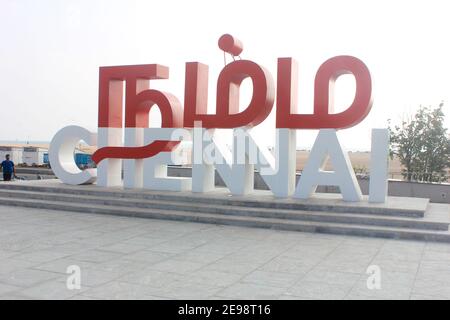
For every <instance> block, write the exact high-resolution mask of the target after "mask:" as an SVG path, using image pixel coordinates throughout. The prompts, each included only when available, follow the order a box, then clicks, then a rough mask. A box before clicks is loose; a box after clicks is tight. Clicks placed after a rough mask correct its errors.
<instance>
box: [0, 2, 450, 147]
mask: <svg viewBox="0 0 450 320" xmlns="http://www.w3.org/2000/svg"><path fill="white" fill-rule="evenodd" d="M224 33H231V34H233V35H234V36H236V37H237V38H239V39H241V40H242V41H243V43H244V52H243V54H242V57H243V58H244V59H249V60H253V61H255V62H257V63H260V64H262V65H264V66H266V67H267V68H268V69H269V70H270V71H271V73H272V75H273V77H274V78H275V77H276V62H277V58H278V57H294V58H296V59H297V60H298V61H299V67H300V87H299V108H300V110H301V112H304V113H307V112H311V110H312V97H313V80H314V75H315V73H316V71H317V68H318V67H319V66H320V64H321V63H323V62H324V61H325V60H327V59H328V58H330V57H333V56H336V55H353V56H356V57H358V58H360V59H361V60H363V61H364V62H365V63H366V65H367V66H368V68H369V70H370V71H371V74H372V81H373V90H374V93H373V94H374V106H373V108H372V111H371V113H370V115H369V116H368V117H367V118H366V119H365V121H363V122H362V123H361V124H359V125H358V126H356V127H354V128H351V129H347V130H344V131H341V132H340V136H341V138H342V140H341V141H342V142H343V144H344V145H345V146H346V147H348V148H350V149H369V148H370V128H372V127H386V124H387V121H386V120H387V119H388V118H391V119H393V120H394V121H398V120H400V118H401V116H402V115H404V114H408V113H411V112H412V111H414V110H415V109H416V108H417V107H418V106H419V105H420V104H423V105H438V104H439V103H440V101H442V100H444V101H445V102H446V106H445V111H446V113H447V114H450V112H449V110H450V107H449V106H450V78H449V76H448V75H449V74H450V45H449V41H450V40H449V39H450V4H449V3H448V1H433V0H426V1H411V0H409V1H398V0H396V1H362V0H359V1H343V0H339V1H318V0H315V1H298V0H297V1H281V0H277V1H261V0H260V1H243V0H240V1H232V0H226V1H195V0H190V1H150V0H147V1H145V0H142V1H139V0H134V1H133V0H123V1H112V0H104V1H96V0H89V1H81V0H77V1H68V0H64V1H61V0H39V1H36V0H0V39H1V43H0V75H1V77H0V108H1V125H0V140H50V139H51V138H52V136H53V135H54V133H55V132H56V131H57V130H58V129H60V128H62V127H64V126H66V125H71V124H77V125H81V126H85V127H88V128H91V129H93V130H96V124H97V95H98V67H99V66H104V65H123V64H150V63H160V64H164V65H167V66H169V67H170V79H169V80H158V81H153V82H152V87H153V88H158V89H164V90H167V91H170V92H172V93H174V94H175V95H176V96H177V97H178V98H179V99H180V101H183V90H184V64H185V62H187V61H200V62H203V63H206V64H208V65H209V66H210V89H209V92H210V97H211V99H210V106H209V108H210V110H211V111H212V110H213V109H214V103H215V99H214V98H215V83H216V79H217V75H218V73H219V72H220V70H221V68H223V55H222V52H221V51H220V50H219V49H218V47H217V40H218V38H219V37H220V36H221V35H222V34H224ZM247 87H248V86H247ZM336 89H337V100H336V102H337V104H338V106H340V108H341V109H343V108H346V107H347V106H348V105H349V103H350V102H351V101H352V98H353V90H354V82H353V80H352V78H351V77H348V76H347V77H346V78H343V79H342V80H340V81H338V85H337V88H336ZM243 100H244V102H245V99H243ZM338 109H339V107H338ZM151 116H152V117H153V119H157V118H158V115H157V114H156V112H152V115H151ZM273 120H274V119H273V116H271V117H270V118H269V119H268V120H267V121H266V123H264V124H261V125H260V126H259V128H257V129H256V130H258V133H260V134H261V135H262V136H264V137H266V141H268V143H271V142H272V141H273V131H272V130H273V128H274V121H273ZM154 122H155V121H154ZM156 122H158V121H156ZM446 124H447V127H449V126H450V116H448V115H447V118H446ZM314 137H315V132H311V131H303V130H302V131H300V130H299V131H298V145H299V146H302V147H310V146H311V144H312V142H313V139H314Z"/></svg>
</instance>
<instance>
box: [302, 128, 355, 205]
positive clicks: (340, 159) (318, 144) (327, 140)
mask: <svg viewBox="0 0 450 320" xmlns="http://www.w3.org/2000/svg"><path fill="white" fill-rule="evenodd" d="M327 156H329V157H330V160H331V163H332V164H333V167H334V170H335V171H324V170H323V167H324V166H325V163H326V160H327ZM319 185H320V186H338V187H339V189H340V190H341V193H342V197H343V199H344V200H345V201H355V202H356V201H361V199H362V194H361V189H360V188H359V185H358V181H357V180H356V176H355V172H354V171H353V168H352V165H351V163H350V159H349V157H348V154H347V153H346V152H344V151H343V149H342V147H341V145H340V144H339V140H338V138H337V135H336V130H334V129H323V130H320V131H319V134H318V136H317V138H316V141H315V142H314V145H313V148H312V150H311V154H310V156H309V159H308V162H307V164H306V166H305V168H304V170H303V172H302V175H301V176H300V181H299V183H298V184H297V188H296V190H295V195H294V197H295V198H299V199H308V198H309V197H310V196H311V195H312V194H313V193H314V192H315V191H316V189H317V186H319Z"/></svg>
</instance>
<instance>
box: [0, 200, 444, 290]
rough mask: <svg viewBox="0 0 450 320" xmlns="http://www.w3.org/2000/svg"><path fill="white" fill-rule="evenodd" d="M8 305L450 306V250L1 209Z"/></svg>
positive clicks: (0, 266)
mask: <svg viewBox="0 0 450 320" xmlns="http://www.w3.org/2000/svg"><path fill="white" fill-rule="evenodd" d="M437 206H439V205H437ZM442 206H443V207H442V208H440V210H448V209H449V206H448V205H442ZM69 266H78V267H79V268H80V272H81V289H74V290H69V289H68V287H67V279H68V277H70V279H74V278H75V276H76V272H75V274H67V269H68V267H69ZM368 267H369V270H370V271H372V272H375V273H374V274H373V275H370V274H367V273H366V272H367V269H368ZM378 268H379V271H380V272H379V273H378V272H377V271H378ZM378 276H379V277H378ZM369 277H370V279H371V281H369V282H370V284H378V283H380V285H381V289H376V285H375V288H373V285H372V286H371V287H372V288H373V289H369V288H368V285H367V280H368V278H369ZM377 279H380V282H377ZM71 283H73V282H71ZM0 298H1V299H114V298H117V299H247V298H248V299H379V298H385V299H450V244H439V243H425V242H414V241H396V240H385V239H370V238H359V237H348V236H332V235H320V234H308V233H298V232H286V231H274V230H262V229H250V228H239V227H229V226H215V225H208V224H196V223H184V222H172V221H161V220H148V219H137V218H121V217H115V216H102V215H92V214H79V213H67V212H59V211H44V210H37V209H26V208H11V207H4V206H0Z"/></svg>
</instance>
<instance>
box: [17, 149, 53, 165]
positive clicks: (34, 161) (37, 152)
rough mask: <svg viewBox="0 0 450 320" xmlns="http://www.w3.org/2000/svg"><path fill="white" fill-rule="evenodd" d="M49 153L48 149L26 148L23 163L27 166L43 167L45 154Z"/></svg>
mask: <svg viewBox="0 0 450 320" xmlns="http://www.w3.org/2000/svg"><path fill="white" fill-rule="evenodd" d="M45 153H48V148H43V147H24V148H23V161H22V163H24V164H25V165H27V166H42V165H44V164H45V162H44V154H45Z"/></svg>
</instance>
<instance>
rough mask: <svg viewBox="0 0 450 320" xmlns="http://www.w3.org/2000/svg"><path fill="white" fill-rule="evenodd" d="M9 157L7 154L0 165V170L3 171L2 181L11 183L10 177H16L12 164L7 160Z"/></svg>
mask: <svg viewBox="0 0 450 320" xmlns="http://www.w3.org/2000/svg"><path fill="white" fill-rule="evenodd" d="M9 158H10V156H9V154H7V155H6V156H5V160H3V162H2V163H1V164H0V168H1V169H3V181H11V177H12V176H15V175H16V168H15V166H14V162H12V161H11V160H9Z"/></svg>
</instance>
